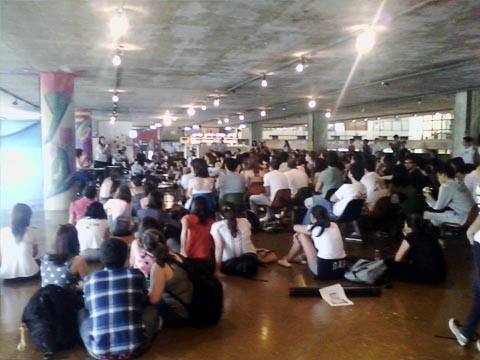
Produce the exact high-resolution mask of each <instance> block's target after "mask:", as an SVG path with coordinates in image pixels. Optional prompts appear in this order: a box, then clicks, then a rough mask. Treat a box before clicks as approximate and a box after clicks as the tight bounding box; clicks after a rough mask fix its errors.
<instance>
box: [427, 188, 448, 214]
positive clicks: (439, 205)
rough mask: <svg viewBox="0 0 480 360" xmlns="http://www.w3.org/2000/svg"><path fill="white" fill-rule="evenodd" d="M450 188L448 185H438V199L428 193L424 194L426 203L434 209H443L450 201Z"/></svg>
mask: <svg viewBox="0 0 480 360" xmlns="http://www.w3.org/2000/svg"><path fill="white" fill-rule="evenodd" d="M452 195H453V194H452V189H451V188H450V187H448V186H440V190H439V192H438V199H437V201H435V199H434V198H433V197H432V195H431V194H430V193H427V194H426V201H427V203H428V205H429V206H430V207H432V208H434V209H435V210H442V209H445V208H446V207H447V206H448V204H450V202H451V201H452Z"/></svg>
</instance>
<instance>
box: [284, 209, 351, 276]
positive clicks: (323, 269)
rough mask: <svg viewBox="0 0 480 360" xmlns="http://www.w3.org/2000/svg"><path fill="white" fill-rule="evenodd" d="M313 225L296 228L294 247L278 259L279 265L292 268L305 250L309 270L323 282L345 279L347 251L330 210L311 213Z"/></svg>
mask: <svg viewBox="0 0 480 360" xmlns="http://www.w3.org/2000/svg"><path fill="white" fill-rule="evenodd" d="M310 218H311V221H312V224H311V225H295V226H294V227H293V230H294V231H295V234H294V235H293V245H292V247H291V248H290V251H289V252H288V254H287V256H285V257H284V258H283V259H281V260H278V264H279V265H281V266H284V267H287V268H290V267H292V265H291V264H290V262H291V261H293V260H295V259H297V256H299V255H301V251H302V250H303V252H304V254H305V257H306V259H307V263H308V267H309V269H310V271H311V272H312V274H313V275H314V276H315V277H316V278H318V279H320V280H333V279H340V278H342V277H343V274H344V273H345V268H346V261H345V257H346V254H345V250H344V249H343V238H342V234H341V233H340V230H339V228H338V226H337V224H335V223H334V222H330V219H329V216H328V211H327V210H326V209H325V208H324V207H322V206H320V205H317V206H314V207H313V208H312V210H311V214H310Z"/></svg>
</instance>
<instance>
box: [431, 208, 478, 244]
mask: <svg viewBox="0 0 480 360" xmlns="http://www.w3.org/2000/svg"><path fill="white" fill-rule="evenodd" d="M478 214H479V212H478V206H477V204H475V205H473V206H472V208H471V209H470V211H469V212H468V215H467V218H466V219H465V221H464V223H463V224H455V223H443V224H442V225H441V226H440V233H441V235H440V237H442V238H458V237H460V236H465V235H466V232H467V229H468V228H469V227H470V225H472V224H473V222H474V221H475V219H476V218H477V216H478ZM448 233H450V234H448Z"/></svg>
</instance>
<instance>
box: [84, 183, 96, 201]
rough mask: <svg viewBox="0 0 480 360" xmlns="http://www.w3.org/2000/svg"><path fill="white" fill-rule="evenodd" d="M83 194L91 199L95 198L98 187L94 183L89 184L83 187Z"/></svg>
mask: <svg viewBox="0 0 480 360" xmlns="http://www.w3.org/2000/svg"><path fill="white" fill-rule="evenodd" d="M83 196H85V197H86V198H87V199H90V200H93V199H95V197H96V196H97V188H96V187H95V186H94V185H88V186H87V187H85V189H83Z"/></svg>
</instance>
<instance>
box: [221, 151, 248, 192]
mask: <svg viewBox="0 0 480 360" xmlns="http://www.w3.org/2000/svg"><path fill="white" fill-rule="evenodd" d="M224 164H225V169H226V170H227V173H226V174H220V176H219V177H218V179H217V184H216V188H217V190H218V191H219V197H220V199H222V198H223V197H224V196H225V194H235V193H242V194H243V193H244V192H245V188H246V185H245V177H244V176H243V175H240V174H239V171H240V164H239V163H238V160H236V159H234V158H231V157H230V158H226V159H225V161H224Z"/></svg>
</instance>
